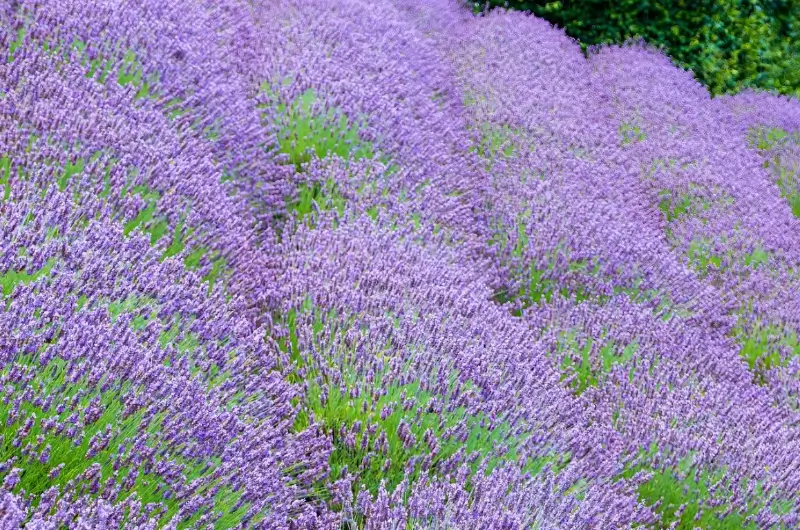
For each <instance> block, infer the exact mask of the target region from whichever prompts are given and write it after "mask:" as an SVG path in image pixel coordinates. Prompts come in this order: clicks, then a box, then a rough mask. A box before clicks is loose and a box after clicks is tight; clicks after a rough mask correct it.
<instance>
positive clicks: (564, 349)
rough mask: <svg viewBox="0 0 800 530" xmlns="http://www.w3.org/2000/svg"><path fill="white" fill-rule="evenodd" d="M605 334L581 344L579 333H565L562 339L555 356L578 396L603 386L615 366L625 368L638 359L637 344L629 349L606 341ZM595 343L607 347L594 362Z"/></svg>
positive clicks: (631, 344) (626, 346) (565, 377)
mask: <svg viewBox="0 0 800 530" xmlns="http://www.w3.org/2000/svg"><path fill="white" fill-rule="evenodd" d="M605 333H606V332H604V333H603V334H602V335H601V337H600V338H599V339H597V341H595V339H594V338H592V337H587V338H586V339H585V340H583V341H581V340H578V333H577V332H576V331H575V330H572V331H570V332H563V333H562V334H561V336H560V337H559V344H558V347H557V349H556V350H555V352H554V355H556V356H557V358H560V368H561V373H562V379H567V378H572V382H571V385H570V386H571V388H572V390H573V392H575V393H576V394H581V393H582V392H584V391H585V390H586V389H587V388H589V387H590V386H597V385H599V384H600V383H601V382H602V381H603V378H604V376H605V374H607V373H609V372H610V371H611V369H612V368H613V367H614V366H615V365H618V364H620V365H625V364H627V363H628V362H629V361H630V360H631V359H633V357H634V355H636V351H637V350H638V348H639V345H638V344H637V343H636V342H635V341H634V342H631V343H629V344H625V345H621V344H616V343H615V342H614V341H606V340H605ZM595 342H600V343H603V345H602V346H601V347H600V350H599V356H597V357H596V358H593V356H592V355H590V354H591V352H592V346H593V345H594V344H595ZM632 375H633V372H631V376H632Z"/></svg>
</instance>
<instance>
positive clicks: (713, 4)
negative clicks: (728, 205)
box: [475, 0, 800, 97]
mask: <svg viewBox="0 0 800 530" xmlns="http://www.w3.org/2000/svg"><path fill="white" fill-rule="evenodd" d="M488 5H490V6H502V7H508V8H511V9H519V10H526V11H530V12H532V13H534V14H535V15H537V16H539V17H542V18H545V19H546V20H548V21H550V22H552V23H553V24H556V25H557V26H559V27H561V28H564V29H565V31H566V32H567V34H568V35H570V36H572V37H574V38H576V39H577V40H578V41H580V43H581V45H582V47H583V48H584V49H586V48H587V47H588V46H591V45H595V44H603V43H622V42H624V41H626V40H627V39H630V38H638V37H641V38H644V39H645V40H646V41H647V42H648V43H650V44H652V45H655V46H658V47H662V48H663V49H664V50H665V51H666V52H667V53H668V54H669V55H670V57H672V58H673V60H674V61H675V62H676V63H678V64H679V65H680V66H683V67H684V68H689V69H691V70H692V71H693V72H694V74H695V76H696V77H697V79H698V80H699V81H700V82H701V83H703V84H704V85H706V86H707V87H708V88H709V90H710V91H711V93H712V94H721V93H725V92H736V91H738V90H740V89H742V88H744V87H752V88H760V89H765V90H774V91H777V92H781V93H783V94H792V95H797V96H798V97H800V1H798V0H691V1H690V0H615V1H613V2H611V1H608V0H581V1H570V0H565V1H563V2H558V1H557V2H545V1H534V0H509V1H503V0H490V1H489V2H488ZM475 7H476V10H480V9H482V8H484V7H485V5H484V4H483V3H480V4H479V3H476V4H475Z"/></svg>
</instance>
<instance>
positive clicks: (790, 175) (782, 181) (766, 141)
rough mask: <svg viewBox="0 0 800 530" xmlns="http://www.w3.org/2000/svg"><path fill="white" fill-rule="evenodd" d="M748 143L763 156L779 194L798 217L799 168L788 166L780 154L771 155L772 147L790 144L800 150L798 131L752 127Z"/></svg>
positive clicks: (799, 202)
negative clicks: (779, 191)
mask: <svg viewBox="0 0 800 530" xmlns="http://www.w3.org/2000/svg"><path fill="white" fill-rule="evenodd" d="M750 145H751V146H753V147H755V148H756V149H758V150H759V151H760V152H761V154H762V156H763V157H765V159H766V160H765V162H764V165H765V166H766V167H768V168H770V169H771V170H772V174H773V177H775V183H776V184H777V186H778V188H780V190H781V196H782V197H783V198H784V199H786V201H787V202H788V203H789V207H790V208H791V210H792V213H793V214H794V215H795V216H796V217H800V174H799V173H798V171H800V168H792V167H788V166H787V165H786V164H784V163H783V160H781V158H780V156H772V153H771V151H772V150H773V149H776V148H778V149H780V148H783V147H787V146H792V147H793V148H794V149H796V150H797V151H798V152H800V132H794V133H790V132H789V131H786V130H783V129H780V128H777V127H776V128H761V129H758V128H754V129H752V130H751V131H750Z"/></svg>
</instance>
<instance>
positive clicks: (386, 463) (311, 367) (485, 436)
mask: <svg viewBox="0 0 800 530" xmlns="http://www.w3.org/2000/svg"><path fill="white" fill-rule="evenodd" d="M306 318H313V321H312V324H311V325H312V334H313V337H314V339H313V340H314V341H315V344H316V346H315V349H316V350H317V351H319V352H323V351H330V348H336V350H335V351H336V354H335V355H334V356H332V357H330V358H326V359H318V360H316V361H315V360H313V359H310V358H309V357H308V353H307V352H306V351H304V350H302V349H301V346H300V344H299V340H298V320H299V319H306ZM285 323H286V326H287V331H288V333H287V336H286V337H285V338H284V339H283V341H282V348H283V349H284V350H285V351H286V352H287V353H288V354H289V358H290V359H291V362H292V363H293V366H292V369H291V370H288V373H289V380H290V381H292V382H295V383H302V384H304V385H306V387H307V389H308V390H307V392H306V394H305V395H304V397H303V399H302V401H301V402H299V403H298V405H299V406H300V409H301V413H300V414H299V415H298V417H297V421H296V424H295V429H296V430H297V431H302V430H304V429H305V428H307V427H308V426H309V425H310V424H311V422H312V420H313V421H316V422H317V423H319V424H321V425H322V426H323V429H324V430H325V432H326V433H328V435H329V436H330V437H331V439H332V442H333V452H332V453H331V456H330V460H329V464H330V474H329V476H328V479H327V481H326V482H325V483H323V484H320V485H319V486H318V491H317V495H318V496H320V497H322V498H327V497H328V493H327V487H328V484H331V483H332V482H333V481H335V480H336V479H338V478H339V477H341V476H342V474H343V472H344V470H345V469H346V470H347V472H348V473H349V474H351V475H355V477H356V480H355V482H354V491H353V493H354V494H357V493H358V491H359V490H360V488H361V487H362V486H363V487H364V488H366V489H367V490H368V491H369V492H370V493H372V494H373V495H374V494H376V493H377V491H378V489H379V487H380V485H381V483H382V482H385V485H386V487H387V489H388V490H389V491H391V490H392V489H394V488H395V487H396V486H397V485H398V484H399V483H400V481H401V480H403V478H404V477H406V476H408V478H409V479H410V480H411V482H414V481H416V480H419V479H420V477H422V476H423V475H425V474H436V473H438V471H439V469H440V465H441V463H442V462H444V461H445V460H446V459H447V458H449V457H450V456H452V455H454V454H455V453H456V451H458V450H459V449H460V448H462V447H463V448H464V450H465V451H466V454H467V455H474V454H478V455H479V456H478V458H477V460H476V461H475V462H474V463H473V464H472V466H473V472H475V471H476V470H477V469H478V466H479V464H480V463H481V462H485V463H486V465H487V466H488V469H490V470H491V469H493V468H495V467H496V466H497V465H499V464H500V463H502V462H507V461H513V462H518V460H519V457H518V455H517V447H518V446H519V444H520V443H522V442H523V441H524V438H525V435H521V434H519V433H516V431H515V429H513V428H512V427H511V426H510V425H509V424H508V423H507V422H504V421H497V422H495V423H492V422H489V421H488V418H486V417H484V416H483V415H482V414H478V415H475V414H470V413H468V412H467V411H466V410H465V408H464V407H463V406H460V405H457V404H455V403H452V402H451V398H452V395H453V394H452V392H454V391H455V389H456V387H457V386H460V387H461V392H469V391H471V390H470V389H472V388H473V387H472V383H471V382H470V381H466V382H460V381H459V376H458V373H457V371H455V370H452V369H451V370H447V369H446V368H440V369H442V370H447V371H446V375H445V377H446V380H447V381H448V382H449V384H448V388H449V390H448V392H447V393H445V394H443V395H438V394H432V393H431V392H430V391H428V390H426V389H425V387H424V386H423V385H422V384H421V383H420V382H419V381H413V382H409V383H405V384H403V383H399V382H397V381H396V380H393V381H384V379H385V377H387V373H388V363H389V359H390V357H391V355H392V351H391V347H390V345H388V344H387V347H386V348H385V350H384V351H383V352H382V353H377V354H376V355H378V356H379V357H380V359H376V362H377V361H380V362H379V363H377V365H383V366H384V367H385V368H384V369H383V370H382V371H378V372H377V373H375V374H374V379H373V380H372V381H371V382H370V381H368V380H367V378H366V373H364V372H365V371H366V369H362V370H361V371H359V369H358V368H357V363H356V361H355V356H356V353H355V350H349V351H348V350H345V351H342V350H341V348H342V346H341V344H342V343H341V340H342V338H343V337H344V335H345V334H346V333H347V331H348V330H349V329H351V328H353V327H357V326H358V325H359V324H358V323H357V322H356V321H355V320H354V319H353V318H345V317H342V316H338V315H336V313H335V312H333V311H330V312H327V313H323V312H321V311H320V310H318V309H314V308H313V307H312V305H311V303H310V299H307V301H306V303H305V304H304V305H303V307H301V308H299V309H296V310H292V311H290V312H289V313H288V314H287V316H286V319H285ZM319 362H324V363H325V367H324V369H321V368H323V367H322V366H319V365H318V364H317V363H319ZM405 362H406V365H405V366H406V367H408V366H409V364H410V363H411V362H412V359H407V360H406V361H405ZM331 370H333V371H334V372H335V373H337V374H339V375H337V379H336V381H334V380H331V379H329V378H328V375H326V374H330V373H331ZM430 377H431V378H432V379H433V378H436V374H431V375H430ZM356 389H358V391H357V392H354V391H355V390H356ZM434 403H436V404H438V407H440V408H436V409H434V408H432V406H433V404H434ZM384 407H388V410H390V411H391V412H390V413H389V414H388V415H387V414H384V415H383V417H382V414H381V412H382V411H383V409H384ZM401 422H405V423H406V424H408V426H409V430H410V432H411V434H412V435H413V437H414V442H413V443H411V444H404V443H403V441H402V440H401V437H400V435H399V434H398V427H399V426H400V424H401ZM356 425H361V426H362V427H361V429H360V430H358V432H355V431H354V426H356ZM370 425H372V426H373V427H374V429H375V432H374V433H373V434H372V435H368V434H366V429H367V427H368V426H370ZM459 425H461V426H460V427H459V428H458V429H455V428H456V427H457V426H459ZM453 429H455V430H453ZM426 433H429V435H430V436H432V437H433V439H434V440H436V444H437V446H438V453H436V454H435V456H432V458H431V461H430V466H429V467H428V468H427V469H423V466H422V460H423V459H424V458H425V457H426V456H429V455H432V452H431V451H432V448H431V446H429V444H428V443H426V442H425V441H424V439H425V435H426ZM458 433H460V434H458ZM349 434H352V438H350V440H349V441H348V435H349ZM342 435H344V437H343V436H342ZM381 436H385V450H384V451H381V450H379V448H378V447H377V446H376V441H377V440H378V438H379V437H381ZM362 444H366V446H364V445H362ZM370 453H371V456H370V458H366V457H367V456H368V454H370ZM365 458H366V459H365ZM568 460H569V459H568V457H565V456H564V455H560V456H559V455H555V454H551V455H546V456H543V457H541V458H537V459H531V460H529V461H527V462H525V463H524V467H525V469H526V470H528V471H529V472H531V473H537V472H538V471H539V470H541V469H542V468H543V466H544V465H545V464H550V465H551V466H554V467H559V466H563V465H566V463H567V462H568ZM518 463H519V462H518ZM362 522H363V521H362Z"/></svg>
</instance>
